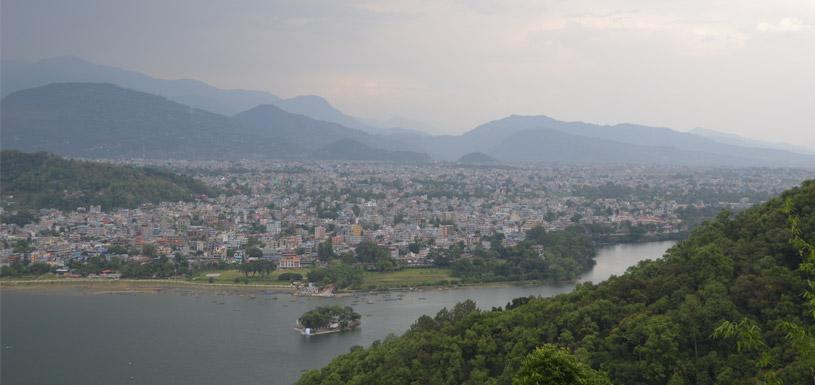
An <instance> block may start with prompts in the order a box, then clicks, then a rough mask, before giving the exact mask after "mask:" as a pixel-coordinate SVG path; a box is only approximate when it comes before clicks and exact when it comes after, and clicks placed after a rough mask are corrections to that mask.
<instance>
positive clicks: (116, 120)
mask: <svg viewBox="0 0 815 385" xmlns="http://www.w3.org/2000/svg"><path fill="white" fill-rule="evenodd" d="M0 115H2V116H0V119H1V120H0V122H2V123H1V124H2V130H0V143H2V148H4V149H18V150H24V151H48V152H52V153H56V154H60V155H67V156H74V157H85V158H126V157H137V158H179V159H242V158H249V159H302V160H304V159H313V158H320V159H334V158H336V159H344V158H346V157H347V154H346V153H345V151H343V153H342V154H337V155H336V156H334V155H333V154H332V149H337V147H336V146H329V145H331V144H332V143H333V142H336V141H343V143H348V141H355V142H356V141H358V142H359V144H360V145H359V146H358V147H360V148H366V147H370V148H374V149H376V150H377V151H375V152H371V154H370V155H369V154H367V153H365V152H363V153H361V154H359V155H358V156H357V158H358V159H359V160H382V159H383V158H387V157H388V156H389V155H393V156H394V157H395V158H398V159H399V160H400V161H411V160H415V161H423V160H426V159H427V156H426V155H425V154H422V153H416V152H410V151H406V150H399V151H390V150H388V148H393V147H401V146H400V145H399V144H397V143H392V141H391V140H390V139H389V138H387V137H385V136H377V135H371V134H367V133H365V132H362V131H359V130H355V129H350V128H347V127H343V126H341V125H338V124H336V123H331V122H325V121H320V120H315V119H311V118H309V117H306V116H303V115H297V114H292V113H290V112H286V111H283V110H282V109H280V108H278V107H276V106H273V105H261V106H257V107H254V108H252V109H250V110H248V111H244V112H242V113H239V114H237V115H235V116H231V117H228V116H224V115H219V114H216V113H212V112H208V111H204V110H201V109H197V108H192V107H189V106H186V105H183V104H180V103H177V102H173V101H171V100H168V99H165V98H163V97H161V96H157V95H152V94H148V93H144V92H139V91H133V90H129V89H126V88H121V87H119V86H116V85H113V84H107V83H52V84H49V85H46V86H41V87H36V88H32V89H26V90H22V91H17V92H14V93H12V94H11V95H9V96H6V97H5V98H3V100H2V102H0ZM407 146H409V145H405V146H404V147H407ZM312 153H314V154H312ZM391 153H392V154H391ZM411 156H412V158H411Z"/></svg>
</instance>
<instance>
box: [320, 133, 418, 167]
mask: <svg viewBox="0 0 815 385" xmlns="http://www.w3.org/2000/svg"><path fill="white" fill-rule="evenodd" d="M311 157H312V158H314V159H323V160H373V161H385V162H398V163H402V162H408V163H415V162H427V161H429V160H430V157H429V156H427V154H424V153H418V152H413V151H390V150H383V149H379V148H374V147H371V146H368V145H366V144H365V143H362V142H359V141H356V140H353V139H347V138H346V139H340V140H337V141H335V142H332V143H329V144H328V145H326V146H323V147H321V148H319V149H317V150H315V151H314V152H312V154H311Z"/></svg>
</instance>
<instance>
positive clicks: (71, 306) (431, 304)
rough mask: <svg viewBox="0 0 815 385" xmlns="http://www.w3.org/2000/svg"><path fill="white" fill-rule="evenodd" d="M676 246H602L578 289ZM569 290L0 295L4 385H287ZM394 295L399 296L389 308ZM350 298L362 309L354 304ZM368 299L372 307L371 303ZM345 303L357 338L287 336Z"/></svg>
mask: <svg viewBox="0 0 815 385" xmlns="http://www.w3.org/2000/svg"><path fill="white" fill-rule="evenodd" d="M673 243H674V242H650V243H641V244H623V245H615V246H608V247H603V248H601V249H599V250H598V255H597V264H596V265H595V267H594V269H593V270H592V271H591V272H589V273H587V274H585V275H584V276H583V277H581V278H580V281H593V282H595V283H598V282H600V281H603V280H605V279H607V278H608V277H609V276H611V275H613V274H615V275H619V274H621V273H623V272H624V271H625V270H626V268H628V267H629V266H632V265H635V264H636V263H637V262H639V261H641V260H643V259H655V258H659V257H660V256H662V254H663V253H664V252H665V250H666V249H668V248H669V247H670V246H671V245H673ZM573 287H574V284H560V285H536V286H528V285H518V286H495V287H465V288H458V289H449V290H438V289H424V290H423V291H414V292H404V293H396V292H394V293H390V294H378V295H373V294H360V295H359V298H354V297H344V298H298V297H293V296H291V295H288V294H273V293H263V292H259V293H258V294H256V295H255V298H251V297H250V296H249V295H247V294H246V293H240V292H226V291H225V292H218V291H214V290H195V289H181V288H179V289H166V290H163V291H162V292H160V293H126V294H98V293H94V290H89V289H81V288H58V289H52V288H49V289H11V290H3V291H2V295H1V297H0V300H2V302H0V328H2V334H0V337H1V338H2V341H0V342H1V343H2V349H0V363H2V367H1V368H0V383H2V384H3V385H28V384H39V385H50V384H55V385H56V384H60V385H72V384H77V385H80V384H81V385H96V384H98V385H113V384H181V385H187V384H189V385H193V384H194V385H206V384H230V385H249V384H251V385H260V384H271V385H277V384H281V385H282V384H291V383H293V382H294V381H296V380H297V378H298V377H299V375H300V373H301V371H303V370H305V369H309V368H318V367H321V366H324V365H325V364H327V363H328V362H329V361H331V359H332V358H333V357H335V356H337V355H339V354H342V353H345V352H348V350H349V349H350V348H351V347H352V346H355V345H362V346H368V345H370V344H371V343H372V342H373V341H375V340H378V339H382V338H384V337H385V336H387V335H388V334H391V333H393V334H396V335H399V334H401V333H403V332H404V331H405V330H406V329H407V328H408V327H409V326H410V325H411V324H412V323H413V322H414V321H415V320H416V319H417V318H418V317H419V316H421V315H423V314H429V315H435V314H436V312H438V311H439V310H440V309H441V308H442V307H448V308H450V307H452V306H453V305H455V304H456V303H458V302H461V301H464V300H466V299H473V300H474V301H476V303H477V304H478V306H479V307H481V308H486V309H489V308H490V307H492V306H504V305H506V304H507V302H509V301H511V300H512V299H513V298H517V297H522V296H529V295H539V296H552V295H556V294H560V293H565V292H568V291H570V290H572V288H573ZM399 294H402V295H403V297H402V299H401V300H397V298H399V297H398V295H399ZM354 301H357V302H358V303H356V304H352V302H354ZM368 301H372V302H373V303H371V304H369V303H367V302H368ZM325 304H340V305H350V306H353V308H354V310H355V311H357V312H358V313H360V314H362V327H361V328H360V329H358V330H355V331H351V332H347V333H342V334H329V335H321V336H311V337H304V336H301V335H300V334H298V333H296V332H295V331H294V330H293V327H294V324H295V320H296V319H297V317H299V316H300V315H301V314H302V313H304V312H306V311H307V310H310V309H312V308H314V307H315V306H318V305H325Z"/></svg>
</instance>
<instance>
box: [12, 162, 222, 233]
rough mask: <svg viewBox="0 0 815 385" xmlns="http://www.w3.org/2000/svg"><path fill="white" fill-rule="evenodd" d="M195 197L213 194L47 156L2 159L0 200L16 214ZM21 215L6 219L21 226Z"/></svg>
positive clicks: (190, 183) (167, 176)
mask: <svg viewBox="0 0 815 385" xmlns="http://www.w3.org/2000/svg"><path fill="white" fill-rule="evenodd" d="M196 194H211V191H209V189H208V188H207V187H205V186H204V185H203V184H201V183H200V182H197V181H195V180H194V179H192V178H190V177H186V176H182V175H177V174H174V173H172V172H169V171H163V170H158V169H153V168H138V167H129V166H117V165H112V164H104V163H98V162H89V161H79V160H70V159H65V158H61V157H59V156H56V155H50V154H47V153H44V152H38V153H33V154H29V153H24V152H19V151H11V150H6V151H2V152H1V153H0V195H2V196H7V195H13V196H14V199H13V201H14V202H16V204H17V206H16V207H13V209H20V210H23V209H40V208H57V209H62V210H73V209H76V208H77V207H87V206H89V205H100V206H102V208H103V209H105V210H107V209H111V208H118V207H126V208H132V207H136V206H138V205H139V204H142V203H148V202H149V203H158V202H162V201H164V202H167V201H170V202H172V201H188V200H191V199H193V198H194V196H195V195H196ZM23 212H25V211H23ZM20 215H22V214H16V216H13V217H9V218H7V219H8V220H9V221H15V222H20V219H21V218H19V216H20ZM5 219H6V218H4V220H5Z"/></svg>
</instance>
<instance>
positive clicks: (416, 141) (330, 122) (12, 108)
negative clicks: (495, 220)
mask: <svg viewBox="0 0 815 385" xmlns="http://www.w3.org/2000/svg"><path fill="white" fill-rule="evenodd" d="M1 69H2V79H3V83H2V87H3V94H4V95H6V94H7V96H6V97H4V99H3V117H2V119H3V120H2V122H3V125H4V127H3V128H4V129H3V132H2V133H0V135H2V138H3V140H4V143H2V146H3V148H21V149H29V150H45V151H51V152H55V153H61V154H65V155H71V156H88V157H110V156H119V157H122V156H127V157H141V156H143V157H168V154H172V155H173V156H177V157H184V158H194V159H203V158H214V159H227V158H228V159H235V158H250V159H268V158H276V159H309V157H311V156H317V155H316V154H317V152H315V151H316V150H318V149H322V148H325V149H332V147H331V146H329V145H330V144H332V143H335V142H338V141H342V140H346V139H348V140H351V141H353V142H354V143H360V144H362V145H364V146H366V147H370V148H372V149H375V150H376V149H379V150H386V151H392V152H394V154H392V155H394V156H396V158H399V159H401V158H402V157H403V156H406V155H408V154H413V155H415V159H427V157H426V156H425V155H422V153H425V154H428V155H430V158H431V159H433V160H440V161H451V162H452V161H456V160H457V159H459V158H461V157H463V156H465V155H466V154H470V153H474V152H478V153H483V154H485V155H486V156H489V157H492V158H495V159H496V160H497V161H499V162H528V163H555V164H596V163H600V164H607V163H617V164H622V163H626V164H628V163H630V164H673V165H710V166H776V167H779V166H782V167H815V155H813V154H806V153H796V152H792V151H789V149H786V148H780V147H778V146H768V145H766V143H765V144H762V143H753V142H750V141H749V140H737V139H736V138H732V137H727V136H723V135H715V134H712V133H711V132H708V131H699V130H697V131H696V132H691V133H687V132H679V131H675V130H672V129H669V128H662V127H649V126H642V125H636V124H616V125H597V124H591V123H584V122H566V121H560V120H557V119H553V118H551V117H548V116H543V115H538V116H521V115H511V116H508V117H506V118H502V119H498V120H494V121H491V122H488V123H485V124H482V125H479V126H478V127H476V128H474V129H473V130H471V131H469V132H466V133H464V134H462V135H438V136H431V135H428V134H425V133H422V132H417V131H415V130H412V129H409V128H389V129H384V128H379V127H375V126H372V125H369V124H366V123H362V122H361V121H360V120H358V119H356V118H354V117H351V116H349V115H346V114H344V113H342V112H341V111H339V110H337V109H336V108H334V107H333V106H331V105H330V104H329V103H328V102H327V101H325V100H324V99H323V98H321V97H319V96H315V95H306V96H299V97H295V98H291V99H281V98H279V97H277V96H275V95H272V94H269V93H265V92H259V91H244V90H220V89H217V88H215V87H212V86H210V85H208V84H206V83H203V82H199V81H195V80H162V79H154V78H151V77H149V76H147V75H145V74H142V73H138V72H134V71H127V70H122V69H118V68H115V67H108V66H99V65H95V64H92V63H88V62H86V61H83V60H81V59H76V58H56V59H48V60H41V61H39V62H36V63H33V64H32V63H27V62H14V61H4V62H3V66H2V68H1ZM65 78H70V79H86V78H102V79H107V80H105V81H108V80H109V82H108V83H110V84H108V86H111V87H118V88H120V89H122V90H127V91H129V92H140V93H141V94H142V95H137V94H133V93H131V94H129V95H130V97H123V95H120V93H119V94H117V93H115V92H114V94H116V95H112V98H111V99H110V100H104V99H99V100H98V103H96V104H95V105H94V103H93V102H92V101H93V100H96V99H94V98H99V97H102V96H103V95H104V91H100V89H98V88H97V89H96V91H91V90H90V89H83V86H80V85H81V84H93V83H84V82H75V83H69V84H73V85H74V86H66V85H65V84H66V83H56V84H52V83H48V84H47V85H45V86H40V87H35V88H33V89H31V88H28V89H23V90H20V91H17V92H12V93H9V91H10V90H15V89H18V88H20V87H26V86H30V85H31V84H40V83H45V82H49V81H50V80H54V79H65ZM60 84H61V85H60ZM114 84H115V85H114ZM127 85H132V86H133V89H128V86H127ZM66 87H68V88H70V87H75V88H76V89H75V90H74V91H76V92H79V94H78V95H81V96H82V97H78V98H77V97H71V96H69V94H70V90H68V89H67V88H66ZM87 87H90V86H86V88H87ZM97 87H98V86H97ZM91 88H92V87H91ZM145 89H148V91H145ZM32 90H39V91H32ZM108 91H110V90H108ZM32 92H33V93H34V94H36V97H31V95H34V94H32ZM151 94H154V95H151ZM26 95H28V96H26ZM60 95H62V96H60ZM145 95H149V96H152V97H155V98H160V99H155V98H152V99H151V98H146V97H145ZM7 99H8V100H10V101H8V100H7ZM159 100H160V101H159ZM114 101H118V102H114ZM183 101H189V105H187V104H186V103H184V102H183ZM80 102H82V103H80ZM190 106H192V107H190ZM239 108H242V109H239ZM211 111H235V113H234V114H233V113H230V114H226V115H225V114H222V113H221V114H219V113H214V112H211ZM399 121H405V122H407V120H404V119H402V120H394V121H392V123H398V122H399ZM151 143H153V144H154V145H151ZM354 148H362V147H360V146H354ZM333 150H339V149H338V148H336V147H333ZM79 153H81V155H80V154H79ZM329 153H331V152H330V151H329V152H325V151H324V152H322V153H320V155H319V158H320V159H324V158H325V157H326V156H328V155H327V154H329ZM397 153H399V154H400V155H398V156H397V155H396V154H397ZM336 156H338V157H341V158H343V159H345V158H349V155H348V154H347V151H339V152H336ZM370 157H372V158H376V159H380V158H381V157H382V154H375V155H374V154H373V152H372V153H371V155H370ZM353 158H358V157H357V156H355V157H353Z"/></svg>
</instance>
